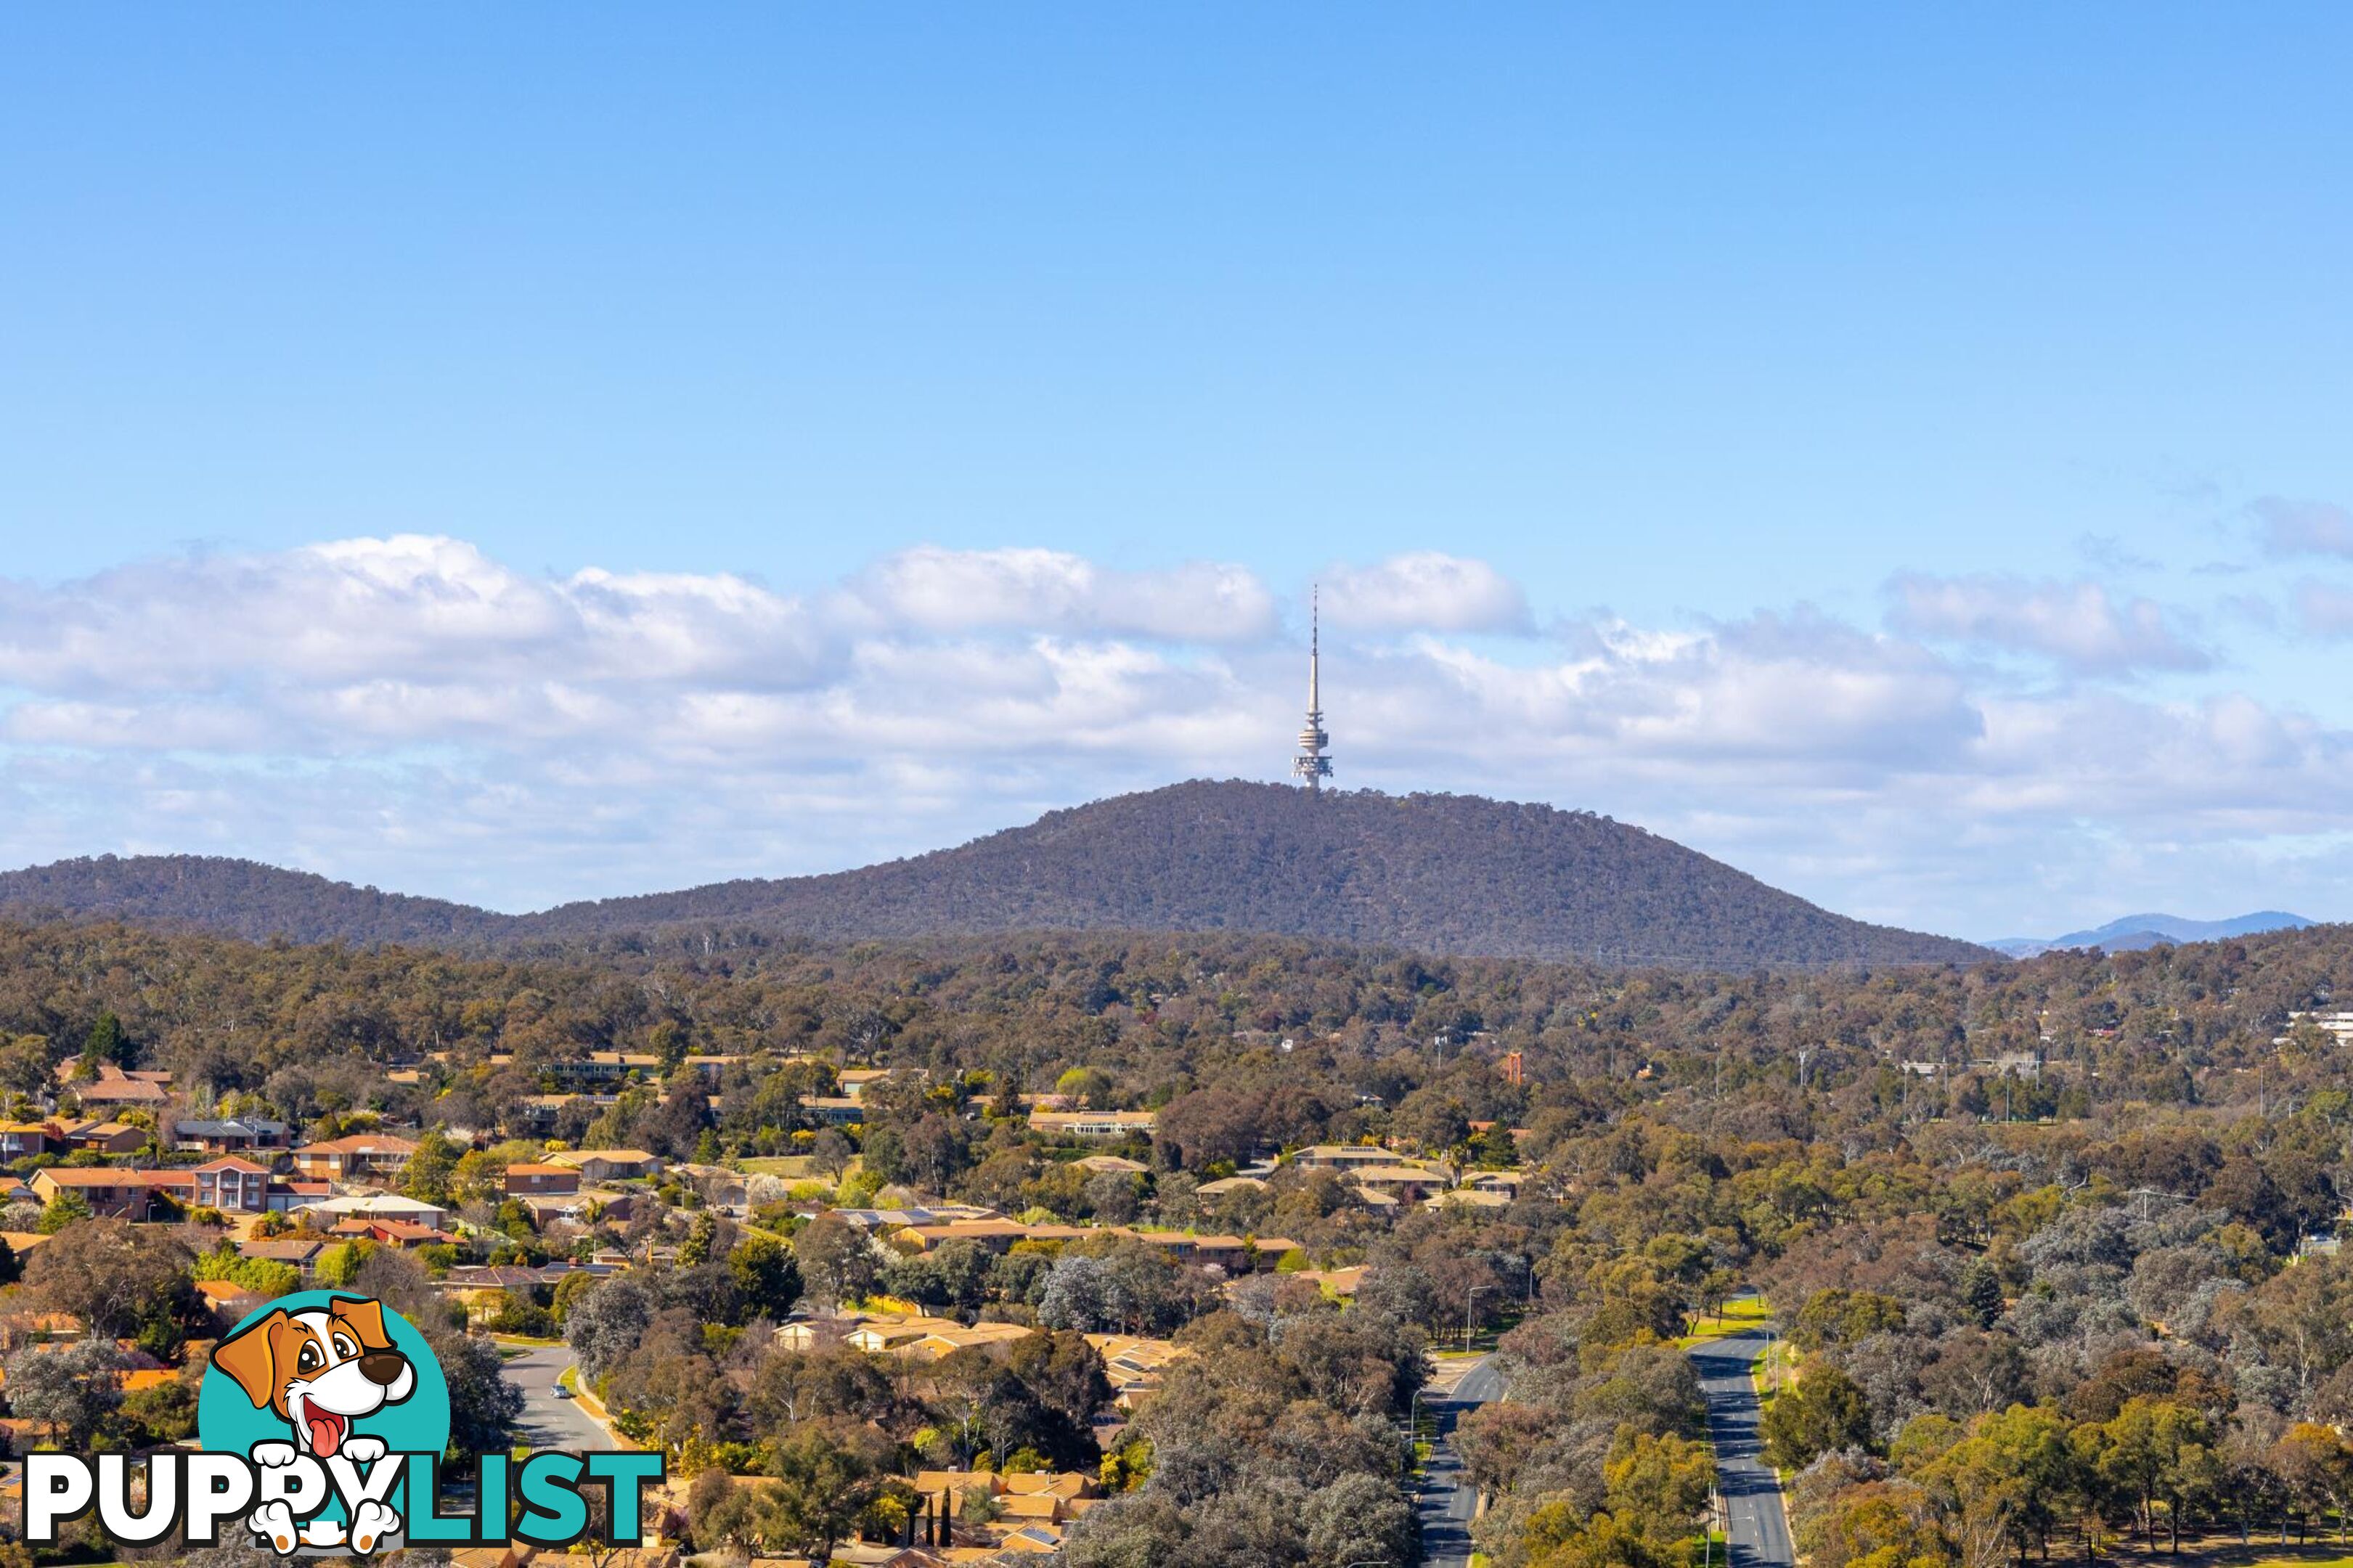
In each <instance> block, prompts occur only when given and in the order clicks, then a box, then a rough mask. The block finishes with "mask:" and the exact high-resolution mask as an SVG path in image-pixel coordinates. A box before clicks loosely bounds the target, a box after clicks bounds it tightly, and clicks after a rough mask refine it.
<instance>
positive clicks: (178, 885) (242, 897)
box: [0, 855, 509, 942]
mask: <svg viewBox="0 0 2353 1568" xmlns="http://www.w3.org/2000/svg"><path fill="white" fill-rule="evenodd" d="M0 910H7V911H9V912H10V913H12V914H14V915H16V917H17V918H19V919H45V918H49V917H54V916H66V917H75V916H101V917H105V918H108V919H112V920H121V921H132V922H135V923H138V924H142V925H155V926H163V927H173V928H186V929H190V930H195V931H218V932H220V933H222V934H224V935H227V936H241V937H246V938H248V939H250V940H252V941H255V942H266V941H268V940H269V939H270V938H271V937H280V936H282V937H284V938H286V939H287V940H288V941H290V942H482V941H488V940H491V939H492V938H495V937H496V936H498V935H499V934H500V933H501V932H502V931H505V930H506V929H507V926H508V924H509V921H508V918H507V917H506V916H503V915H495V914H492V913H491V912H490V911H489V910H478V909H474V908H472V907H471V906H470V905H467V904H453V903H448V902H445V901H444V900H440V899H417V898H410V897H409V896H408V895H406V894H405V893H385V892H379V891H378V890H377V889H374V888H355V887H353V886H352V884H350V883H349V882H334V881H330V880H328V879H326V878H324V877H316V876H312V875H311V873H310V872H308V871H287V870H281V869H280V868H278V867H275V866H264V865H262V864H261V863H260V862H259V861H255V860H231V859H227V858H223V857H220V856H217V855H134V856H131V857H128V858H124V857H120V856H114V855H99V856H91V857H89V858H83V859H79V860H59V861H57V862H56V863H54V864H52V865H47V866H33V867H28V868H26V869H24V870H21V871H0Z"/></svg>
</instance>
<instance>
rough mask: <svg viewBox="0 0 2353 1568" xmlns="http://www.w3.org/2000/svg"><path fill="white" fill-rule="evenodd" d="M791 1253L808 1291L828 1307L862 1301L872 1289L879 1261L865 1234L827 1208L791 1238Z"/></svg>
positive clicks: (878, 1268)
mask: <svg viewBox="0 0 2353 1568" xmlns="http://www.w3.org/2000/svg"><path fill="white" fill-rule="evenodd" d="M793 1256H794V1258H796V1259H797V1261H798V1262H799V1264H800V1273H801V1279H803V1280H804V1281H805V1282H806V1283H807V1287H808V1289H809V1291H810V1293H811V1294H813V1295H814V1296H816V1297H817V1298H818V1300H821V1301H824V1302H825V1303H827V1304H828V1306H833V1307H840V1306H843V1305H845V1304H847V1303H849V1302H851V1301H858V1300H864V1299H865V1298H866V1297H868V1296H870V1295H872V1294H873V1292H874V1282H875V1279H876V1277H877V1276H878V1274H879V1273H880V1270H881V1260H880V1259H878V1258H876V1257H875V1256H874V1247H873V1244H872V1243H871V1242H870V1241H869V1240H868V1239H867V1236H866V1233H865V1232H864V1231H862V1230H860V1229H859V1228H858V1226H854V1225H852V1224H850V1222H849V1221H848V1220H846V1219H844V1218H842V1216H841V1215H838V1214H835V1213H833V1212H832V1211H831V1210H828V1211H827V1212H826V1213H824V1214H821V1215H818V1216H817V1217H816V1218H814V1219H812V1220H810V1221H809V1222H808V1224H807V1225H805V1226H802V1227H801V1230H800V1234H799V1235H798V1236H796V1237H793Z"/></svg>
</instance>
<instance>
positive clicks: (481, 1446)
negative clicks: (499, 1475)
mask: <svg viewBox="0 0 2353 1568" xmlns="http://www.w3.org/2000/svg"><path fill="white" fill-rule="evenodd" d="M427 1338H428V1339H429V1340H431V1342H432V1344H433V1356H434V1359H435V1360H436V1361H438V1362H439V1363H441V1376H442V1379H443V1381H445V1382H446V1383H447V1384H448V1385H449V1446H450V1447H453V1448H455V1449H456V1450H457V1451H458V1452H459V1454H461V1455H481V1454H495V1453H501V1452H503V1451H505V1450H506V1449H507V1448H508V1447H511V1446H512V1443H513V1441H514V1425H515V1423H516V1422H517V1421H519V1420H521V1419H522V1410H523V1397H522V1389H520V1388H518V1387H516V1386H515V1385H514V1384H512V1383H510V1382H508V1381H507V1379H506V1377H505V1375H504V1374H503V1373H502V1372H501V1362H500V1360H499V1347H498V1346H497V1345H496V1344H493V1343H492V1342H491V1341H489V1340H487V1339H485V1338H483V1337H482V1336H481V1335H480V1334H469V1333H462V1332H444V1333H441V1334H438V1335H434V1334H428V1335H427Z"/></svg>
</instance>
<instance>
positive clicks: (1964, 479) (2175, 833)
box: [0, 5, 2353, 935]
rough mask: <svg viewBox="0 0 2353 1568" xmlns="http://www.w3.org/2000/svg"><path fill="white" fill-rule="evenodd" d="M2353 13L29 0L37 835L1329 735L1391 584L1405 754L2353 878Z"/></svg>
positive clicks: (1717, 806) (405, 860)
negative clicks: (230, 9) (215, 7)
mask: <svg viewBox="0 0 2353 1568" xmlns="http://www.w3.org/2000/svg"><path fill="white" fill-rule="evenodd" d="M2348 34H2353V17H2348V16H2347V15H2346V14H2345V13H2344V12H2343V11H2342V10H2341V8H2339V9H2329V8H2323V7H2307V8H2296V7H2285V6H2283V7H2274V8H2266V9H2265V10H2264V11H2263V13H2261V15H2260V16H2256V17H2253V18H2250V17H2249V16H2246V15H2244V14H2241V15H2237V16H2232V15H2228V14H2225V13H2222V12H2220V11H2217V10H2213V9H2211V8H2206V9H2200V8H2193V7H2189V6H2142V7H2130V8H2127V7H2123V6H2111V7H2079V8H2073V9H2071V10H2068V11H2066V12H2064V13H2063V14H2061V13H2053V12H2052V11H2050V10H2048V9H2047V8H2027V7H2016V8H2000V7H1990V6H1989V7H1975V8H1971V9H1969V10H1968V12H1966V13H1961V12H1951V13H1945V14H1936V15H1923V14H1905V13H1902V12H1900V11H1897V10H1894V9H1892V8H1887V7H1853V8H1850V9H1846V10H1843V11H1841V10H1839V9H1835V8H1829V7H1822V8H1814V9H1811V10H1810V11H1809V12H1808V14H1807V15H1805V16H1788V15H1771V14H1766V13H1760V12H1758V11H1757V10H1755V9H1754V8H1733V7H1721V8H1714V9H1703V8H1694V9H1690V10H1686V11H1684V12H1682V13H1681V14H1679V15H1677V16H1642V15H1637V14H1635V13H1633V12H1630V11H1629V12H1623V13H1620V14H1617V15H1607V14H1601V13H1598V12H1596V13H1587V14H1583V15H1572V14H1567V13H1566V12H1565V10H1564V9H1562V8H1551V7H1543V8H1538V7H1528V8H1512V7H1502V6H1498V7H1486V8H1481V9H1479V10H1478V11H1476V12H1474V13H1471V14H1467V15H1466V14H1464V13H1461V12H1459V11H1457V12H1450V13H1440V12H1437V11H1432V10H1429V9H1426V8H1402V7H1400V8H1382V7H1374V6H1364V5H1352V6H1346V7H1330V8H1322V9H1318V8H1311V7H1284V8H1281V10H1280V12H1279V13H1277V12H1276V11H1275V10H1274V9H1273V8H1267V7H1210V6H1203V7H1186V8H1182V9H1175V8H1172V9H1168V10H1166V11H1165V12H1164V13H1162V14H1159V15H1156V16H1147V15H1144V14H1141V13H1139V12H1137V11H1134V10H1133V9H1128V10H1124V11H1116V12H1114V11H1109V10H1102V9H1081V8H1077V7H1070V8H1064V9H1061V10H1048V9H1042V8H1033V9H1029V10H1022V11H1013V12H1007V11H1001V10H1000V11H987V12H983V11H976V10H971V9H958V8H947V7H941V8H937V9H933V10H921V9H894V10H888V11H886V10H881V9H875V8H867V9H856V10H853V9H851V8H815V7H810V8H803V9H799V10H793V11H787V10H785V9H782V8H771V7H754V6H742V7H729V6H710V7H703V8H701V9H699V10H696V11H693V12H691V13H690V14H687V15H685V16H681V15H679V14H678V13H676V12H674V11H672V12H666V13H662V14H656V13H653V12H648V11H644V10H641V9H628V8H621V7H603V6H572V7H564V8H557V7H547V6H518V7H505V8H500V9H497V10H496V11H494V12H485V11H482V10H480V9H479V8H475V9H468V8H459V7H454V6H448V7H429V6H423V7H408V8H404V9H402V10H400V11H398V12H382V11H379V12H373V13H371V12H364V11H360V10H356V9H340V10H332V11H329V10H318V9H305V8H297V7H291V6H277V7H269V6H261V7H251V8H247V9H243V10H240V11H238V12H237V13H235V14H233V15H232V14H224V13H218V12H214V13H195V12H180V13H169V12H155V11H147V10H137V9H133V8H130V7H119V8H115V7H95V6H83V7H72V8H49V9H47V10H45V11H34V10H23V9H20V10H17V11H15V12H12V13H9V14H7V15H6V16H0V144H5V145H6V146H8V147H9V148H11V149H12V152H11V155H10V156H9V157H8V158H6V159H5V160H0V213H5V215H6V227H7V233H8V236H9V242H8V243H7V244H6V245H5V246H0V342H5V345H6V347H5V351H0V542H5V553H0V860H6V861H8V862H11V863H18V862H25V861H29V860H36V859H46V858H54V857H56V856H59V855H65V854H70V853H78V852H85V851H96V850H100V849H117V850H130V849H158V848H189V849H203V850H209V851H217V852H225V853H239V854H250V855H254V856H257V857H259V858H267V859H271V860H277V861H280V862H288V863H299V864H303V865H308V866H312V867H315V868H319V869H322V870H327V871H330V872H332V873H334V874H337V875H343V876H350V877H354V878H358V879H365V880H374V881H377V882H380V883H382V884H384V885H387V886H397V887H401V888H405V889H415V890H418V891H431V892H440V893H447V894H451V895H454V896H460V897H468V898H473V899H478V900H483V901H487V902H491V903H494V904H497V905H500V906H501V907H509V908H513V907H522V906H525V905H529V904H533V903H537V902H542V901H545V900H552V899H555V898H561V897H571V896H580V895H584V894H594V893H605V892H615V891H626V890H635V889H640V888H645V887H650V886H664V885H673V884H675V883H677V882H680V881H681V880H692V879H703V878H707V877H714V876H724V875H738V874H749V873H753V872H763V871H792V870H806V869H820V868H830V867H834V866H839V865H843V864H849V863H855V862H857V861H860V860H863V859H866V858H871V857H874V856H877V855H884V854H897V853H903V852H907V851H909V850H913V849H919V848H923V847H930V846H932V845H934V844H938V843H943V842H948V841H952V840H954V839H955V838H958V837H964V836H965V835H968V834H969V833H972V832H976V831H980V830H984V829H987V828H990V827H994V826H1004V825H1006V824H1008V823H1011V822H1016V821H1019V820H1024V819H1026V817H1027V816H1029V815H1031V814H1032V813H1033V812H1034V811H1036V810H1038V809H1041V808H1043V807H1046V806H1050V805H1064V804H1069V803H1071V802H1072V801H1075V800H1080V799H1084V798H1088V797H1090V796H1092V795H1098V794H1101V793H1104V792H1106V791H1109V790H1113V789H1120V788H1129V787H1136V786H1138V785H1141V784H1150V783H1153V782H1157V781H1160V780H1163V779H1166V778H1171V777H1177V776H1184V775H1186V774H1189V773H1244V774H1252V775H1262V776H1275V775H1279V773H1280V772H1281V769H1282V760H1283V755H1284V751H1285V747H1286V745H1287V739H1286V735H1287V731H1289V730H1290V729H1292V728H1293V727H1295V723H1294V718H1293V715H1292V714H1291V713H1290V711H1289V710H1290V708H1291V706H1292V705H1293V703H1295V701H1296V694H1295V687H1296V684H1297V682H1296V679H1295V664H1296V651H1297V647H1298V642H1299V633H1300V631H1301V629H1302V628H1301V627H1300V626H1299V618H1300V617H1299V609H1300V605H1301V602H1302V600H1303V597H1304V593H1305V589H1306V587H1307V584H1309V583H1310V582H1311V581H1314V580H1316V579H1317V578H1319V577H1320V578H1322V579H1324V580H1325V581H1327V582H1334V583H1335V584H1338V585H1339V588H1340V592H1339V593H1338V595H1337V602H1336V604H1335V611H1336V614H1337V619H1338V620H1339V622H1340V625H1339V626H1336V627H1335V636H1334V649H1333V665H1334V668H1333V671H1332V677H1331V682H1330V685H1331V695H1330V706H1331V708H1332V709H1333V717H1332V728H1333V730H1334V731H1335V746H1336V748H1337V749H1338V751H1339V752H1340V754H1341V763H1340V766H1341V776H1342V779H1343V782H1348V783H1355V784H1370V785H1377V786H1379V787H1383V788H1389V789H1404V788H1415V787H1430V788H1450V789H1461V790H1475V791H1480V792H1482V793H1493V794H1498V795H1516V796H1522V797H1527V798H1539V799H1546V800H1553V801H1556V802H1558V803H1559V804H1562V805H1590V806H1593V807H1595V808H1597V809H1601V810H1607V811H1609V812H1612V813H1613V814H1615V815H1617V816H1621V817H1624V818H1627V819H1630V820H1633V821H1638V822H1642V823H1645V824H1646V825H1649V826H1653V827H1655V828H1657V829H1658V830H1660V831H1662V832H1665V833H1669V834H1671V835H1672V836H1673V837H1678V838H1681V839H1683V840H1684V841H1686V842H1690V843H1693V844H1694V845H1695V846H1697V847H1701V848H1704V849H1706V850H1708V851H1710V852H1711V853H1715V854H1718V855H1721V856H1723V857H1724V858H1727V859H1730V860H1732V861H1733V862H1734V863H1736V864H1738V865H1741V866H1743V867H1745V868H1749V869H1752V870H1755V871H1757V873H1758V874H1759V875H1762V876H1765V877H1767V879H1769V880H1773V881H1775V882H1777V883H1779V884H1780V885H1783V886H1788V887H1790V888H1792V889H1795V890H1797V891H1799V892H1802V893H1805V894H1807V895H1808V896H1810V897H1813V898H1816V899H1818V900H1821V901H1823V902H1826V903H1829V904H1831V905H1832V906H1833V907H1837V908H1840V909H1843V910H1851V911H1853V912H1857V913H1862V914H1866V915H1869V916H1872V917H1873V918H1878V919H1883V920H1889V921H1901V922H1903V923H1907V924H1917V925H1926V926H1932V927H1936V928H1937V929H1942V930H1949V931H1960V932H1962V933H1964V934H1973V935H1993V934H2006V933H2008V932H2010V931H2035V932H2042V931H2059V930H2063V929H2068V928H2070V927H2073V926H2076V925H2081V924H2084V923H2088V922H2091V921H2096V920H2101V919H2105V918H2106V917H2108V916H2109V915H2111V914H2114V913H2116V912H2120V911H2122V910H2126V909H2133V908H2143V907H2148V906H2158V907H2167V908H2175V909H2178V910H2180V911H2181V912H2184V913H2188V914H2193V915H2214V914H2221V913H2226V912H2232V911H2235V910H2238V909H2241V908H2245V907H2252V906H2255V905H2262V904H2282V905H2285V906H2288V907H2293V908H2295V909H2298V910H2302V911H2303V912H2305V913H2307V914H2311V915H2315V916H2323V917H2326V916H2332V915H2333V916H2348V915H2353V903H2348V900H2347V899H2346V897H2345V896H2344V895H2342V894H2340V893H2339V892H2338V891H2337V889H2339V888H2341V887H2343V886H2346V885H2347V879H2346V875H2345V873H2346V872H2347V871H2348V870H2353V864H2348V859H2353V857H2349V856H2348V835H2353V811H2348V808H2347V807H2345V806H2344V805H2340V804H2339V802H2338V797H2339V796H2341V795H2345V794H2346V793H2347V792H2346V791H2344V789H2343V788H2342V787H2341V784H2340V782H2339V781H2340V780H2341V779H2342V778H2343V776H2344V774H2343V767H2344V763H2346V761H2347V753H2348V750H2353V744H2348V742H2353V697H2348V695H2347V692H2346V683H2345V682H2344V681H2343V680H2342V679H2339V678H2338V673H2337V672H2338V669H2339V668H2340V661H2341V660H2342V658H2343V657H2344V655H2345V652H2346V644H2345V641H2344V638H2345V637H2346V635H2347V634H2348V631H2353V519H2348V515H2347V513H2346V512H2345V510H2344V509H2345V508H2346V507H2347V506H2348V504H2353V471H2348V469H2353V448H2348V442H2347V441H2346V438H2345V437H2346V426H2347V416H2348V411H2353V353H2348V349H2353V343H2348V337H2353V311H2348V309H2347V307H2346V304H2345V300H2344V289H2343V285H2342V280H2341V279H2342V275H2343V271H2344V265H2345V263H2344V258H2345V257H2346V255H2347V254H2348V238H2353V235H2348V227H2353V216H2348V209H2347V207H2346V205H2345V204H2344V203H2342V202H2341V201H2338V200H2337V199H2335V193H2336V192H2337V190H2338V188H2339V187H2340V186H2341V184H2342V171H2343V170H2344V169H2345V168H2346V167H2347V166H2348V155H2353V107H2348V100H2347V97H2346V95H2345V94H2344V93H2343V92H2342V90H2341V84H2340V83H2339V82H2338V81H2337V79H2336V78H2335V68H2336V66H2337V63H2338V62H2341V60H2342V59H2343V58H2346V54H2347V49H2348V44H2353V37H2348ZM1008 552H1027V553H1008ZM984 608H985V611H986V613H983V609H984ZM337 617H340V619H338V618H337ZM94 628H95V629H94ZM1205 628H1207V629H1205ZM686 647H691V649H692V651H691V655H690V654H683V653H681V648H686Z"/></svg>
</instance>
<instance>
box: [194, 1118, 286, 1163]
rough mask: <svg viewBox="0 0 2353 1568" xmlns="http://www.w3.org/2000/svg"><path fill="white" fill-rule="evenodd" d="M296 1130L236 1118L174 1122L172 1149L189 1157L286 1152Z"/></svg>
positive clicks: (270, 1122) (268, 1122) (279, 1125)
mask: <svg viewBox="0 0 2353 1568" xmlns="http://www.w3.org/2000/svg"><path fill="white" fill-rule="evenodd" d="M292 1132H293V1129H291V1128H290V1127H288V1126H287V1125H286V1123H284V1122H283V1121H266V1120H264V1119H263V1118H261V1117H259V1116H233V1117H230V1118H228V1119H227V1121H175V1122H174V1123H173V1124H172V1147H173V1148H174V1149H176V1150H179V1151H180V1152H183V1153H190V1154H242V1153H244V1152H246V1151H248V1150H249V1149H283V1148H285V1147H286V1146H287V1145H288V1144H289V1143H290V1142H293V1138H292Z"/></svg>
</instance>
